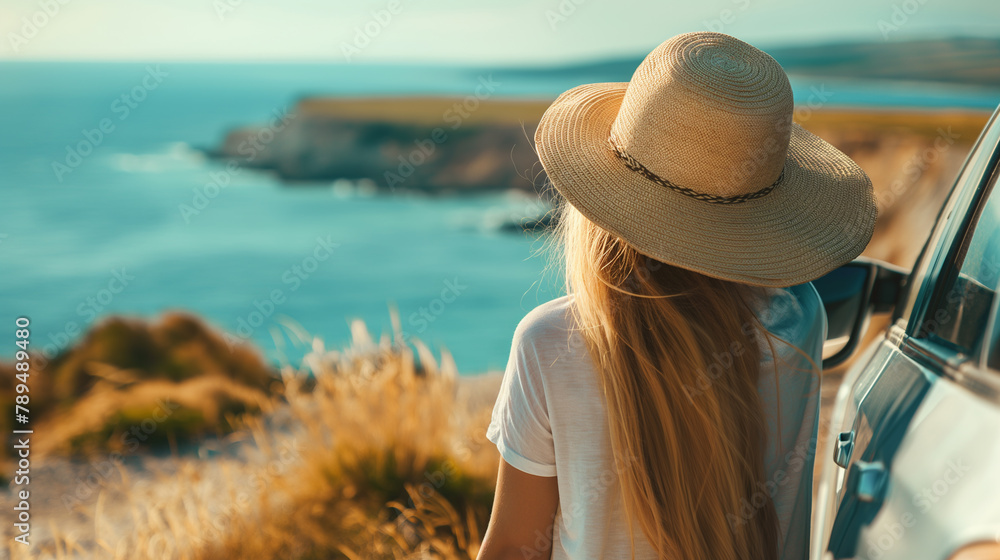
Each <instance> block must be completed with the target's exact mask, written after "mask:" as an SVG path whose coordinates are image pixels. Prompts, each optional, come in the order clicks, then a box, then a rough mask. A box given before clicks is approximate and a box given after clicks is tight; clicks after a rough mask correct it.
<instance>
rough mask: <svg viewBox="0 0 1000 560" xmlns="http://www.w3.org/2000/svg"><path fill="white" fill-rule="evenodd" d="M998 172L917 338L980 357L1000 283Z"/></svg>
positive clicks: (941, 279)
mask: <svg viewBox="0 0 1000 560" xmlns="http://www.w3.org/2000/svg"><path fill="white" fill-rule="evenodd" d="M996 177H997V174H996V173H994V175H993V177H992V179H991V180H990V183H989V185H988V187H987V189H986V191H985V192H986V195H985V198H984V199H983V201H982V203H981V204H980V205H979V207H978V208H977V210H976V215H974V216H973V218H972V222H971V225H970V227H969V230H967V232H966V235H965V237H964V239H963V240H962V241H961V245H960V246H959V249H958V251H957V252H956V253H955V257H954V260H953V262H954V266H951V267H946V270H944V271H942V274H941V275H940V276H939V283H938V289H937V291H936V293H935V296H934V297H933V298H932V300H931V303H930V306H929V307H928V309H927V312H926V313H925V315H924V320H923V321H922V323H921V325H920V329H919V330H918V332H917V333H916V336H917V337H920V338H927V339H929V340H932V341H934V342H938V343H941V344H944V345H946V346H950V347H952V348H953V349H954V350H955V351H957V352H961V353H963V354H966V355H973V356H976V357H978V356H979V354H980V350H981V349H982V348H983V339H984V335H985V333H986V329H987V326H988V325H989V323H990V315H991V312H992V311H993V308H994V305H993V300H994V298H995V294H996V289H997V284H998V283H1000V190H997V189H994V188H993V187H994V185H995V183H996Z"/></svg>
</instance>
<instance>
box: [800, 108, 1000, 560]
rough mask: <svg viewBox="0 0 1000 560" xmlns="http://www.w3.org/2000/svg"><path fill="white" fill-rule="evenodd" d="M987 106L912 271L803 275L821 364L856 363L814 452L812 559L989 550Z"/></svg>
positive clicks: (998, 329) (997, 407) (997, 324)
mask: <svg viewBox="0 0 1000 560" xmlns="http://www.w3.org/2000/svg"><path fill="white" fill-rule="evenodd" d="M998 114H1000V108H998V109H997V111H995V112H994V113H993V115H992V117H991V118H990V119H989V121H988V122H987V125H986V127H985V128H984V129H983V132H982V133H981V134H980V136H979V138H978V140H977V141H976V144H975V145H974V147H973V148H972V151H971V152H970V153H969V156H968V158H967V159H966V161H965V164H964V165H963V167H962V170H961V171H960V173H959V175H958V177H957V179H956V181H955V184H954V186H953V187H952V190H951V192H950V194H949V195H948V198H947V200H946V202H945V204H944V206H943V207H942V209H941V211H940V213H939V214H938V217H937V220H936V222H935V223H934V224H928V226H929V227H930V235H929V237H928V239H927V242H926V244H925V245H924V247H923V249H922V251H921V253H920V255H919V256H918V258H917V261H916V263H915V265H914V267H913V269H912V271H906V270H903V269H900V268H898V267H895V266H890V265H888V264H885V263H881V262H878V261H875V260H871V259H858V260H856V261H855V262H852V263H849V264H848V265H846V266H844V267H841V268H839V269H837V270H835V271H833V272H831V273H830V274H828V275H827V276H824V277H822V278H819V279H817V280H815V281H814V282H813V284H814V285H815V286H816V289H817V291H818V292H819V293H820V297H821V298H822V299H823V303H824V307H825V308H826V311H827V319H828V337H827V341H826V344H825V346H824V360H823V366H824V369H826V368H830V367H834V366H837V365H840V364H843V363H844V362H845V361H846V360H847V359H848V358H851V357H855V358H856V359H855V361H854V363H853V365H851V366H850V368H849V369H848V371H847V373H846V374H845V376H844V379H843V381H842V383H841V384H840V387H839V389H838V392H837V396H836V400H835V402H834V405H833V409H832V412H831V415H830V421H829V426H828V428H827V429H828V437H827V441H826V445H825V446H824V447H823V448H822V449H818V450H817V458H816V462H817V463H819V469H820V474H819V480H818V486H817V494H816V501H815V507H814V512H813V525H812V539H811V547H810V558H811V559H812V560H828V559H840V558H864V559H871V560H895V559H906V560H920V559H928V560H945V559H956V560H957V559H959V558H962V559H968V558H977V559H983V558H1000V316H998V315H1000V298H998V297H996V293H997V289H998V284H1000V185H998V184H997V182H998V177H1000V166H998V159H1000V120H998ZM883 313H885V314H891V315H890V317H889V326H888V328H887V329H886V330H885V331H884V332H883V333H880V334H879V335H878V336H877V337H876V338H875V340H874V341H873V342H871V343H869V344H868V345H867V346H866V348H865V349H864V350H863V351H862V352H861V353H858V352H857V348H858V347H859V346H860V341H861V340H862V337H863V336H864V334H865V329H866V327H867V325H868V324H869V321H870V318H871V317H872V315H873V314H883ZM856 354H857V355H856ZM822 429H823V427H822V423H821V430H822Z"/></svg>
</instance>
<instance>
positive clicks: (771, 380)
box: [487, 284, 826, 559]
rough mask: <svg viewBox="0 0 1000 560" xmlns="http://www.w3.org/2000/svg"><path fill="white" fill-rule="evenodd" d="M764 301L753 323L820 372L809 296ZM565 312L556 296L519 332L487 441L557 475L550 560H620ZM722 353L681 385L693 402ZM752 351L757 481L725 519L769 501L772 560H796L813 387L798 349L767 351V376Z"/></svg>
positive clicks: (602, 429) (564, 300)
mask: <svg viewBox="0 0 1000 560" xmlns="http://www.w3.org/2000/svg"><path fill="white" fill-rule="evenodd" d="M767 293H768V296H767V298H766V299H765V300H762V301H758V302H753V305H752V307H753V309H754V312H755V314H756V315H757V317H758V318H759V319H760V321H761V323H762V325H763V326H764V327H765V328H767V330H768V331H769V332H771V333H772V334H774V335H776V336H777V337H779V338H781V339H783V340H785V341H787V342H789V343H791V344H792V345H794V346H796V347H798V348H799V349H801V350H802V351H803V352H805V354H806V355H808V356H809V358H811V359H812V360H813V361H814V362H815V363H819V362H820V360H821V352H822V344H823V340H824V339H825V335H826V332H825V331H826V316H825V313H824V311H823V306H822V304H821V302H820V300H819V296H818V294H817V293H816V291H815V289H814V288H813V287H812V285H811V284H803V285H798V286H792V287H790V288H775V289H770V290H768V291H767ZM572 305H573V297H572V296H564V297H561V298H557V299H555V300H552V301H550V302H548V303H545V304H542V305H540V306H538V307H537V308H535V309H534V310H533V311H531V312H530V313H529V314H528V315H527V316H526V317H525V318H524V319H523V320H522V321H521V323H520V324H519V325H518V328H517V330H516V331H515V334H514V341H513V345H512V350H511V355H510V359H509V361H508V364H507V371H506V373H505V375H504V381H503V385H502V387H501V391H500V396H499V398H498V400H497V403H496V406H495V408H494V411H493V419H492V422H491V424H490V427H489V430H488V432H487V435H488V437H489V439H490V440H491V441H493V442H494V443H495V444H496V445H497V447H498V449H499V450H500V452H501V455H502V456H503V458H504V460H506V462H507V463H509V464H510V465H511V466H513V467H515V468H517V469H519V470H521V471H524V472H526V473H529V474H533V475H537V476H556V477H557V479H558V487H559V509H558V510H557V512H556V518H555V520H554V523H553V528H552V543H551V545H552V558H554V559H559V558H623V557H628V556H629V554H630V539H629V535H628V524H627V521H626V512H625V510H624V503H623V500H622V497H621V494H620V491H619V486H618V484H619V483H618V476H617V471H616V467H615V465H616V461H615V458H614V457H613V453H612V449H611V437H610V433H609V427H608V412H607V407H606V404H605V400H604V396H603V392H602V389H601V384H600V380H599V378H598V377H597V371H596V369H595V367H594V364H593V361H592V360H591V358H590V355H589V353H588V351H587V346H586V344H585V342H584V339H583V337H582V335H581V334H580V332H579V331H578V330H576V329H575V328H574V327H575V320H574V314H573V310H572ZM722 346H724V347H727V348H729V350H728V351H726V352H722V353H717V354H715V355H714V356H712V360H710V361H709V365H708V366H707V368H706V371H705V372H702V373H703V375H701V376H699V380H700V382H699V383H698V384H697V385H695V386H688V387H687V391H688V392H689V395H690V396H691V397H692V398H695V397H696V396H697V394H698V393H699V392H700V391H704V390H706V389H707V388H708V387H709V386H710V384H712V383H714V382H715V380H716V379H719V378H720V377H721V376H724V375H726V374H727V368H729V367H730V366H731V365H732V363H733V357H734V355H738V354H739V353H741V352H742V349H741V348H740V347H739V344H738V343H735V344H733V345H728V346H727V345H722ZM762 349H763V352H762V356H763V357H762V360H761V377H760V381H759V383H758V392H759V395H760V397H761V402H762V404H763V407H764V412H765V416H766V418H767V421H768V428H769V429H768V441H767V450H766V453H765V455H764V457H765V482H764V483H763V484H762V485H761V487H760V488H759V489H758V492H755V493H754V494H752V496H751V499H750V500H748V501H745V503H744V504H743V507H742V508H740V510H739V511H733V512H731V514H727V519H728V520H729V522H730V523H731V524H743V523H746V522H747V521H748V520H750V519H752V518H753V516H754V515H756V512H757V510H758V509H759V508H760V507H761V506H762V505H763V504H764V503H766V501H767V498H768V497H770V499H771V500H772V501H773V503H774V507H775V510H776V512H777V517H778V521H779V525H780V539H779V542H780V551H781V557H782V558H803V557H805V556H806V553H807V549H808V540H809V520H810V511H811V508H810V505H811V492H812V466H813V455H814V452H815V444H816V440H815V435H816V430H817V423H818V410H819V404H818V403H819V377H818V374H817V372H815V371H814V370H813V369H812V367H811V364H810V363H809V360H807V359H806V358H805V357H804V356H802V355H801V354H800V353H799V351H798V350H796V349H795V348H792V347H789V346H788V345H786V344H783V343H781V342H777V341H776V342H774V349H775V352H776V353H777V355H778V360H777V363H778V370H777V372H778V377H777V378H776V377H775V368H774V365H773V364H774V362H773V361H772V357H771V353H770V349H769V346H768V345H767V343H766V342H763V341H762ZM779 419H780V430H779ZM779 436H780V437H779ZM679 460H681V461H683V460H684V458H679ZM758 496H759V499H757V497H758ZM686 514H692V513H691V512H686ZM633 535H634V544H635V553H636V558H655V554H654V552H653V548H652V547H651V546H650V544H649V543H648V542H647V541H646V539H645V537H644V536H643V533H642V531H641V530H639V529H638V528H636V529H635V530H634V532H633ZM539 538H540V540H539V542H537V543H536V544H535V546H536V548H537V550H538V555H539V556H544V555H545V554H544V553H543V552H541V551H543V550H546V549H547V548H548V545H549V543H548V538H547V537H546V536H542V535H540V537H539ZM522 552H523V553H524V554H526V556H525V557H526V558H532V557H534V556H533V555H531V554H530V551H522Z"/></svg>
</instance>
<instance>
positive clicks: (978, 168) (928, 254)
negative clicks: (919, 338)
mask: <svg viewBox="0 0 1000 560" xmlns="http://www.w3.org/2000/svg"><path fill="white" fill-rule="evenodd" d="M998 117H1000V108H998V109H997V111H995V112H994V113H993V116H992V117H991V118H990V121H989V123H987V125H986V127H985V128H984V129H983V133H982V134H981V135H980V137H979V139H978V140H977V141H976V144H975V146H974V147H973V149H972V151H971V152H970V153H969V156H968V158H967V159H966V162H965V164H964V165H963V166H962V171H961V173H960V174H959V176H958V178H957V179H956V181H955V185H954V187H953V189H952V194H951V195H949V197H948V200H947V201H946V202H945V205H944V206H943V207H942V208H941V213H940V214H939V215H938V218H937V220H935V225H934V228H933V230H932V232H931V235H930V237H929V238H928V239H927V242H926V243H925V245H924V248H923V250H922V251H921V253H920V256H919V257H918V258H917V262H916V265H915V266H914V268H913V272H912V274H911V276H910V279H909V281H908V282H907V284H908V287H907V290H906V296H905V299H904V304H903V305H901V306H897V309H896V312H895V315H894V317H893V322H896V320H898V319H903V320H904V321H906V323H907V333H908V334H910V335H911V336H916V335H917V332H918V331H919V330H920V327H921V326H922V325H921V324H922V323H923V322H924V321H923V317H924V316H926V317H928V318H931V319H932V318H933V315H934V311H936V310H928V312H927V313H926V314H925V313H924V310H925V309H926V308H927V303H924V302H925V301H927V300H930V299H931V296H932V294H933V293H934V292H935V291H936V287H937V286H938V284H939V283H938V276H939V274H938V273H939V272H941V271H942V269H947V268H948V266H947V264H946V262H945V261H946V260H947V258H948V254H949V253H950V252H951V248H952V246H953V245H954V244H955V243H956V242H955V241H953V240H954V239H956V238H958V237H959V236H961V235H962V234H963V231H964V230H965V225H966V219H965V218H966V215H967V214H968V213H969V211H970V208H971V207H972V206H973V205H974V203H975V201H976V194H977V192H978V191H979V187H980V185H981V184H982V183H983V182H984V181H983V176H984V175H985V174H986V173H987V171H988V170H989V169H990V166H991V164H992V163H993V162H994V161H995V160H996V158H997V156H998V155H1000V154H998V153H997V144H998V142H1000V122H997V121H998ZM969 223H972V224H974V222H969ZM918 321H919V322H918Z"/></svg>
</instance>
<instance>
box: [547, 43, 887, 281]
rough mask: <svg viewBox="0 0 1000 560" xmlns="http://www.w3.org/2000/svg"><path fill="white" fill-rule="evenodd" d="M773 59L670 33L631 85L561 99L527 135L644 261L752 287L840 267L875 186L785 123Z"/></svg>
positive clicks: (856, 246) (779, 74) (585, 207)
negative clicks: (663, 263) (645, 258)
mask: <svg viewBox="0 0 1000 560" xmlns="http://www.w3.org/2000/svg"><path fill="white" fill-rule="evenodd" d="M792 110H793V105H792V89H791V86H790V85H789V83H788V77H787V76H786V75H785V72H784V70H783V69H782V68H781V66H780V65H779V64H778V63H777V62H776V61H775V60H774V59H773V58H771V57H770V56H769V55H768V54H767V53H765V52H763V51H761V50H759V49H757V48H755V47H753V46H751V45H748V44H747V43H744V42H743V41H740V40H739V39H736V38H735V37H730V36H729V35H724V34H721V33H708V32H698V33H687V34H684V35H678V36H676V37H674V38H672V39H670V40H668V41H666V42H664V43H663V44H662V45H660V46H659V47H657V48H656V50H654V51H653V52H651V53H650V54H649V56H647V57H646V59H645V60H643V61H642V64H640V65H639V67H638V68H637V69H636V71H635V74H634V75H633V76H632V81H630V82H619V83H598V84H587V85H582V86H578V87H575V88H573V89H571V90H569V91H567V92H565V93H563V94H562V95H560V96H559V97H558V98H557V99H556V100H555V102H553V103H552V105H551V106H550V107H549V108H548V110H546V111H545V114H544V115H543V116H542V120H541V122H540V123H539V125H538V130H537V131H536V132H535V144H536V146H537V150H538V156H539V158H540V159H541V162H542V165H543V167H544V168H545V172H546V174H547V175H548V177H549V179H550V180H551V181H552V183H553V185H554V186H555V187H556V189H557V190H558V191H559V192H560V193H561V194H562V195H563V196H564V197H565V198H566V200H567V201H568V202H569V203H570V204H572V205H573V206H574V207H576V208H577V209H578V210H579V211H580V212H581V213H583V215H585V216H586V217H587V218H589V219H590V220H591V221H593V222H594V223H596V224H597V225H598V226H600V227H602V228H604V229H606V230H608V231H610V232H611V233H613V234H615V235H617V236H618V237H620V238H621V239H622V240H623V241H625V242H626V243H628V244H630V245H631V246H633V247H634V248H635V249H636V250H637V251H639V252H640V253H643V254H645V255H647V256H649V257H652V258H654V259H657V260H659V261H663V262H666V263H669V264H673V265H676V266H679V267H682V268H687V269H690V270H694V271H696V272H700V273H702V274H705V275H708V276H713V277H716V278H722V279H726V280H732V281H736V282H742V283H745V284H753V285H758V286H790V285H794V284H800V283H804V282H807V281H809V280H813V279H815V278H818V277H819V276H822V275H823V274H825V273H827V272H829V271H830V270H833V269H834V268H837V267H838V266H840V265H842V264H845V263H847V262H849V261H851V260H852V259H854V258H855V257H856V256H858V255H859V254H860V253H861V251H862V250H863V249H864V248H865V246H866V245H867V244H868V241H869V240H870V239H871V236H872V231H873V229H874V225H875V216H876V213H877V211H876V206H875V198H874V195H873V193H872V184H871V181H870V180H869V179H868V176H867V175H865V172H864V171H862V170H861V168H860V167H858V165H857V164H855V163H854V162H853V161H852V160H851V158H849V157H847V156H846V155H844V154H843V153H841V152H840V151H838V150H837V149H836V148H834V147H833V146H831V145H830V144H827V143H826V142H824V141H823V140H821V139H819V138H818V137H816V136H815V135H813V134H811V133H809V132H807V131H806V130H804V129H803V128H801V127H800V126H799V125H798V124H794V123H793V122H792Z"/></svg>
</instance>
